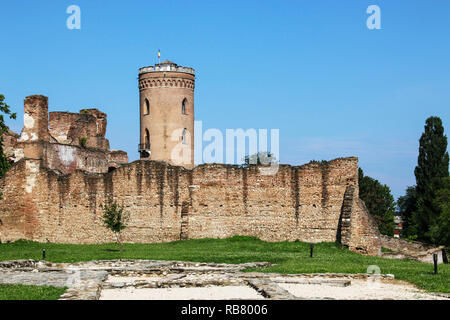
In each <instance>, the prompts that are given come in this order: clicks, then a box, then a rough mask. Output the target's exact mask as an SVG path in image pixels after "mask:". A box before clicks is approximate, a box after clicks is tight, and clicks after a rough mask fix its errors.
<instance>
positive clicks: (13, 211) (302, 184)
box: [0, 158, 380, 255]
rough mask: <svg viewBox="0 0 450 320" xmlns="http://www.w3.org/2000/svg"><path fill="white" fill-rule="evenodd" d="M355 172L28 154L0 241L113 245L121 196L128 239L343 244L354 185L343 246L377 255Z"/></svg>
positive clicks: (339, 165)
mask: <svg viewBox="0 0 450 320" xmlns="http://www.w3.org/2000/svg"><path fill="white" fill-rule="evenodd" d="M357 169H358V161H357V159H356V158H342V159H336V160H332V161H330V162H326V163H318V162H312V163H310V164H307V165H303V166H298V167H294V166H288V165H281V166H280V168H279V171H278V173H277V174H275V175H261V174H260V173H259V170H258V167H256V166H251V167H248V168H242V167H237V166H230V165H217V164H207V165H201V166H197V167H195V168H194V169H193V170H187V169H185V168H183V167H177V166H171V165H169V164H166V163H164V162H157V161H148V160H147V161H146V160H138V161H135V162H133V163H130V164H126V165H123V166H121V167H119V168H118V169H116V170H114V171H112V172H109V173H88V172H85V171H81V170H75V171H74V172H73V173H72V174H66V175H64V174H61V173H58V172H57V171H55V170H52V169H48V168H46V167H44V166H43V163H42V162H41V161H40V160H31V159H22V160H20V161H18V162H17V163H15V164H14V165H13V166H12V168H11V169H10V170H9V171H8V172H7V174H6V176H5V178H4V179H2V180H1V182H0V183H1V185H0V190H1V192H2V193H3V197H2V200H0V219H1V223H0V240H1V241H14V240H17V239H30V240H36V241H42V242H46V241H50V242H61V243H104V242H112V241H114V240H115V238H114V235H113V234H112V233H111V232H110V231H108V230H107V229H106V228H105V227H104V226H103V223H102V215H103V211H102V206H103V205H104V204H105V203H106V201H108V200H116V201H118V203H119V204H121V205H123V206H124V208H125V212H126V213H128V214H129V216H130V217H129V222H128V228H127V229H125V230H124V232H123V238H124V241H126V242H136V243H148V242H161V241H174V240H180V238H182V237H184V238H188V239H192V238H205V237H212V238H225V237H230V236H233V235H237V234H239V235H251V236H256V237H259V238H261V239H263V240H266V241H284V240H289V241H294V240H296V239H299V240H300V241H307V242H322V241H336V239H338V238H339V232H340V231H339V224H340V220H341V216H342V212H343V210H344V208H343V207H344V194H345V191H346V189H347V187H348V186H354V187H355V190H354V192H353V198H352V200H351V202H352V209H351V210H352V211H351V214H350V226H348V229H349V230H348V231H347V234H346V237H345V239H342V240H343V241H342V242H343V244H345V245H348V246H349V247H350V248H351V249H352V250H356V251H359V252H362V253H367V254H373V255H377V254H379V252H380V243H379V241H380V240H379V233H378V230H377V228H376V225H375V224H374V221H373V219H372V218H371V217H370V215H369V214H368V212H367V209H365V206H364V204H363V203H362V201H360V200H359V199H358V197H357V188H356V186H357ZM182 211H183V214H182Z"/></svg>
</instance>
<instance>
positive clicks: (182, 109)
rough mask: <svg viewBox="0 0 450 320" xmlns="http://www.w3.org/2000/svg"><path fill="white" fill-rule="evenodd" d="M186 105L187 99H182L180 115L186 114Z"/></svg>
mask: <svg viewBox="0 0 450 320" xmlns="http://www.w3.org/2000/svg"><path fill="white" fill-rule="evenodd" d="M186 105H187V99H186V98H184V99H183V102H182V103H181V114H187V113H186Z"/></svg>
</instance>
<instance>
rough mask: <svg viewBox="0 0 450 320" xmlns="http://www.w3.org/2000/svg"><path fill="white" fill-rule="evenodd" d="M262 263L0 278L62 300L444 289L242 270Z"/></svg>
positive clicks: (416, 294)
mask: <svg viewBox="0 0 450 320" xmlns="http://www.w3.org/2000/svg"><path fill="white" fill-rule="evenodd" d="M268 265H269V264H268V263H265V262H262V263H261V262H259V263H258V262H257V263H246V264H237V265H231V264H217V263H196V262H179V261H155V260H105V261H90V262H80V263H51V262H44V261H33V260H20V261H5V262H3V263H2V264H1V265H0V283H8V284H28V285H52V286H56V287H68V290H67V291H66V292H65V293H64V294H63V295H62V296H61V297H60V299H62V300H97V299H99V298H100V297H101V292H102V290H109V291H110V290H117V289H120V290H125V291H126V290H128V289H131V290H132V291H134V290H142V289H161V288H194V287H203V288H206V287H210V288H211V287H215V288H219V287H233V288H238V287H240V288H242V287H245V286H249V287H251V288H253V289H255V290H256V291H257V292H259V294H261V295H262V296H263V297H265V298H267V299H311V298H312V297H314V293H311V290H313V291H314V290H316V289H317V290H320V291H324V290H325V292H327V291H326V290H333V291H334V292H335V294H334V297H328V295H326V296H325V297H323V296H322V297H317V299H336V298H339V296H336V295H338V294H339V292H340V291H339V290H340V289H339V288H347V287H351V286H352V285H353V282H355V283H357V285H356V288H357V289H356V290H357V291H358V292H360V293H356V294H353V295H352V297H354V298H358V294H361V298H362V299H368V298H369V299H380V298H379V297H378V295H377V291H376V289H377V286H380V288H382V289H383V288H384V289H383V290H384V291H383V295H382V296H383V297H389V295H392V294H394V293H393V292H395V288H396V287H395V285H403V287H401V288H403V289H405V290H407V291H410V292H409V293H406V292H405V294H400V295H399V297H400V298H408V299H411V298H417V299H448V298H449V297H448V295H445V294H428V293H424V292H423V291H421V290H418V289H417V288H414V287H412V286H411V285H408V284H406V283H403V282H399V281H396V280H395V279H394V276H393V275H384V274H378V275H374V274H340V273H336V274H333V273H323V274H277V273H257V272H242V270H243V269H244V268H255V267H260V266H268ZM299 286H300V287H302V286H303V287H305V288H308V290H309V292H307V293H306V292H304V293H303V292H302V293H301V294H297V296H296V295H293V294H292V293H290V292H289V291H288V290H287V289H286V288H288V289H289V288H291V289H292V288H293V289H294V290H295V289H296V287H299ZM333 288H336V289H333ZM399 288H400V287H399ZM291 289H289V290H291ZM367 289H369V291H367ZM386 290H388V291H386ZM125 291H124V292H125ZM144 291H145V290H144ZM296 291H298V288H297V290H296ZM126 292H128V291H126ZM348 293H349V291H347V293H346V294H345V295H344V296H346V295H347V296H348ZM394 295H395V294H394ZM189 298H190V299H193V298H195V297H189ZM212 298H214V296H213V297H212Z"/></svg>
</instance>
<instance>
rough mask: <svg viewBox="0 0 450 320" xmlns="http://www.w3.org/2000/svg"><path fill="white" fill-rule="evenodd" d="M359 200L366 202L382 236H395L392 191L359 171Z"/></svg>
mask: <svg viewBox="0 0 450 320" xmlns="http://www.w3.org/2000/svg"><path fill="white" fill-rule="evenodd" d="M358 179H359V198H360V199H361V200H363V201H364V203H365V204H366V207H367V209H368V210H369V212H370V214H371V215H372V216H373V217H374V218H375V220H376V222H377V224H378V229H379V230H380V232H381V233H382V234H385V235H388V236H392V235H393V234H394V212H395V201H394V197H393V196H392V194H391V189H390V188H389V187H388V186H387V185H385V184H381V183H380V182H379V181H378V180H376V179H373V178H371V177H368V176H365V175H364V172H363V170H362V169H361V168H359V169H358Z"/></svg>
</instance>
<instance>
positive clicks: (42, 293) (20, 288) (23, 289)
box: [0, 284, 66, 300]
mask: <svg viewBox="0 0 450 320" xmlns="http://www.w3.org/2000/svg"><path fill="white" fill-rule="evenodd" d="M64 291H66V288H55V287H49V286H24V285H9V284H8V285H3V284H0V300H57V299H58V298H59V296H60V295H62V294H63V293H64Z"/></svg>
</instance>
